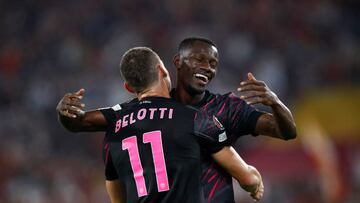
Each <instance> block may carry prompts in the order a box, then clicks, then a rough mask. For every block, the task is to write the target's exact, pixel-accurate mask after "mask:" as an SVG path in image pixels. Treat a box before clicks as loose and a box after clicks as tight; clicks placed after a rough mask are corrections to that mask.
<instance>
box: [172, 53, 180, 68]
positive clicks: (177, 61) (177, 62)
mask: <svg viewBox="0 0 360 203" xmlns="http://www.w3.org/2000/svg"><path fill="white" fill-rule="evenodd" d="M173 64H174V66H175V67H176V69H179V68H180V66H181V61H180V54H175V56H174V58H173Z"/></svg>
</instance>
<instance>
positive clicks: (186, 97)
mask: <svg viewBox="0 0 360 203" xmlns="http://www.w3.org/2000/svg"><path fill="white" fill-rule="evenodd" d="M204 96H205V92H203V93H200V94H190V93H189V92H188V91H186V90H185V88H183V87H180V86H177V87H176V91H175V94H174V98H175V100H176V101H178V102H180V103H183V104H189V105H194V104H197V103H199V102H200V101H201V100H202V99H203V98H204Z"/></svg>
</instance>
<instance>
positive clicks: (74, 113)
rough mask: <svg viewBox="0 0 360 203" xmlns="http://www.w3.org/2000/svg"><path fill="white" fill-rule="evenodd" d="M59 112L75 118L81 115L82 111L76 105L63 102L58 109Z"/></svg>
mask: <svg viewBox="0 0 360 203" xmlns="http://www.w3.org/2000/svg"><path fill="white" fill-rule="evenodd" d="M59 113H60V114H61V115H63V116H66V117H70V118H76V117H78V116H81V115H83V114H84V111H83V110H82V109H80V108H78V107H75V106H71V105H66V104H63V105H61V107H60V109H59Z"/></svg>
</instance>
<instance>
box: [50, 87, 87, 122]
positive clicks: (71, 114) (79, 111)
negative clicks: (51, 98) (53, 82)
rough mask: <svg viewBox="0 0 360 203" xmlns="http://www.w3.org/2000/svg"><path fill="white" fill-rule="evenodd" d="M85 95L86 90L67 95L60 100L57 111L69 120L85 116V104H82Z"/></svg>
mask: <svg viewBox="0 0 360 203" xmlns="http://www.w3.org/2000/svg"><path fill="white" fill-rule="evenodd" d="M84 94H85V89H83V88H81V89H80V90H79V91H77V92H74V93H67V94H65V95H64V97H63V98H62V99H61V100H60V102H59V104H58V105H57V107H56V111H57V112H58V113H59V114H60V115H62V116H65V117H68V118H77V117H80V116H83V115H84V111H83V109H84V107H85V104H83V103H81V99H82V98H83V96H84Z"/></svg>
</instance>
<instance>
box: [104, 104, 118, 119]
mask: <svg viewBox="0 0 360 203" xmlns="http://www.w3.org/2000/svg"><path fill="white" fill-rule="evenodd" d="M99 110H100V112H101V113H102V114H103V115H104V117H105V119H106V121H107V122H108V123H111V122H114V120H116V113H115V112H116V111H119V110H121V106H120V105H119V104H116V105H115V106H113V107H106V108H101V109H99Z"/></svg>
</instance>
